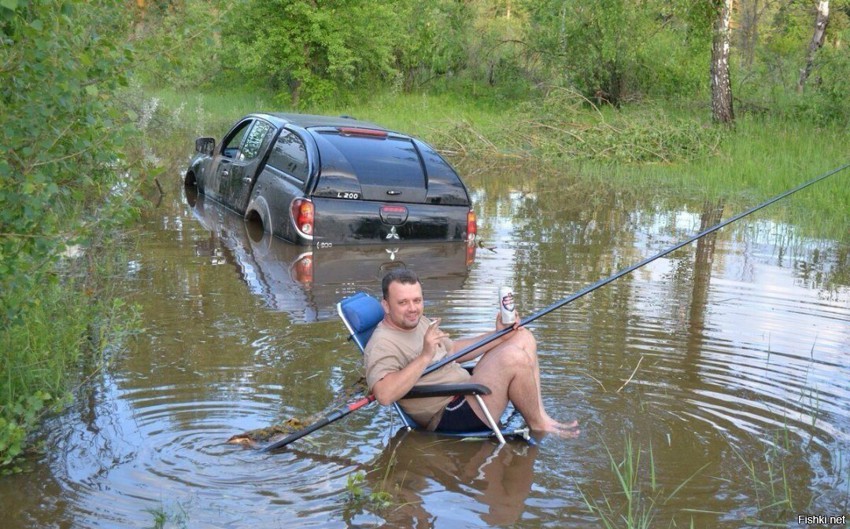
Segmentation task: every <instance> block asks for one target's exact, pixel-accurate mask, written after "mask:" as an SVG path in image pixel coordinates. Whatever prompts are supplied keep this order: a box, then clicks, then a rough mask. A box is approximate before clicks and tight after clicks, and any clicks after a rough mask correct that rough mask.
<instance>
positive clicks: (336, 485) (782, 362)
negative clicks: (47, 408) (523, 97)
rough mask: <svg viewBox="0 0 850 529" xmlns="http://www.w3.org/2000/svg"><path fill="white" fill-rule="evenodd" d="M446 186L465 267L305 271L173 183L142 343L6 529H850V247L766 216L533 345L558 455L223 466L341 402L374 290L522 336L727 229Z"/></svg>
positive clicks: (525, 184) (153, 228) (348, 261)
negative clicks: (510, 301) (414, 276)
mask: <svg viewBox="0 0 850 529" xmlns="http://www.w3.org/2000/svg"><path fill="white" fill-rule="evenodd" d="M464 172H465V173H466V174H468V175H469V176H468V180H469V184H470V187H471V188H472V189H473V190H474V195H475V202H476V207H477V210H478V212H479V218H480V220H479V223H480V234H481V237H482V239H483V243H482V247H480V248H476V252H470V251H468V250H467V249H466V248H465V247H463V246H459V247H457V246H434V247H421V248H420V247H405V246H398V247H379V248H369V249H358V248H344V249H332V250H331V251H326V252H319V251H316V252H312V253H311V252H309V251H307V250H306V249H304V248H295V247H290V246H286V245H285V244H282V243H281V242H279V241H276V240H270V239H269V238H268V237H263V236H262V235H261V234H257V233H254V232H252V231H251V230H249V229H246V227H245V225H244V223H242V221H241V220H240V219H238V218H236V217H234V216H233V215H232V214H230V213H228V212H227V211H225V210H223V209H221V208H219V207H217V206H215V204H211V203H209V202H206V201H204V200H203V198H202V197H193V196H191V194H190V195H185V194H184V193H183V192H182V188H181V187H180V186H179V183H178V178H177V177H176V176H175V177H174V181H173V182H172V183H171V185H170V186H166V190H167V191H168V194H167V195H166V197H165V199H164V200H163V201H162V203H161V204H160V206H159V207H158V208H157V209H156V210H155V211H154V212H153V213H152V214H150V215H148V217H147V218H146V220H145V223H144V227H143V230H144V231H143V233H142V236H141V242H140V244H139V246H138V248H136V249H135V250H134V251H133V254H132V255H131V259H130V260H129V261H128V262H127V266H126V270H125V271H124V274H123V277H122V279H121V281H122V285H123V288H124V289H125V291H126V298H127V300H128V301H130V302H132V303H134V304H137V306H138V307H139V311H140V315H141V318H142V321H143V325H144V327H145V331H144V332H143V333H142V334H141V335H140V336H138V337H137V338H136V339H135V340H133V341H132V342H131V343H130V344H129V347H128V350H127V351H126V352H123V353H121V354H116V355H115V356H114V357H113V358H112V361H111V363H110V366H109V368H108V369H106V370H104V371H103V372H102V373H100V375H99V376H98V377H96V379H95V380H94V382H93V384H92V385H91V386H90V387H88V388H87V390H86V391H85V392H84V393H83V394H82V395H80V396H79V398H78V400H77V402H76V403H75V404H74V405H73V407H72V408H71V409H70V410H68V412H67V413H65V414H63V415H62V416H61V417H57V418H55V419H53V420H51V422H50V424H49V425H48V433H47V442H46V447H47V450H46V453H45V455H44V457H43V458H41V459H39V460H37V461H33V462H32V463H31V465H30V471H29V472H28V473H26V474H23V475H19V476H12V477H7V478H3V479H2V480H0V504H2V512H3V518H4V521H3V527H5V528H31V527H57V528H66V527H75V528H77V527H78V528H113V527H115V528H124V527H126V528H142V527H192V528H195V527H228V528H243V527H244V528H249V527H250V528H257V527H263V528H275V527H287V528H289V527H372V526H387V527H420V528H421V527H445V528H454V527H464V528H465V527H494V526H516V527H552V528H555V527H588V528H589V527H600V526H602V521H601V518H602V517H604V518H608V519H613V520H615V523H616V524H617V526H620V527H622V526H625V523H624V522H623V521H622V519H623V517H625V518H629V517H631V518H632V519H633V520H641V519H650V520H651V523H649V524H647V525H648V526H651V527H671V526H675V527H697V528H701V527H707V528H708V527H711V528H714V527H721V528H726V527H728V528H738V527H755V526H757V525H758V524H759V523H760V522H769V523H774V524H778V526H788V527H798V526H799V525H798V524H797V521H798V520H797V515H799V514H804V513H805V514H811V515H825V516H841V515H845V514H848V501H850V500H848V498H849V497H850V476H848V471H849V468H848V467H850V463H848V462H850V384H848V380H850V248H848V247H847V246H846V244H844V245H841V244H839V243H837V242H835V241H832V240H829V239H828V238H826V237H819V236H818V235H817V234H815V235H813V236H812V235H809V236H803V235H801V234H802V233H804V232H805V229H804V228H805V227H803V226H792V225H788V224H784V223H782V222H779V221H777V220H776V217H775V215H776V210H774V211H770V210H765V211H763V212H760V213H758V214H756V215H754V216H752V217H748V218H747V219H745V220H743V221H741V222H739V223H737V224H735V225H732V226H730V227H728V228H726V229H724V230H721V231H720V232H719V233H718V235H717V236H716V237H713V238H706V239H704V240H701V241H700V242H699V243H698V244H693V245H691V246H689V247H686V248H684V249H682V250H679V251H677V252H675V253H673V254H671V255H670V256H667V257H665V258H663V259H659V260H658V261H655V262H653V263H652V264H651V265H649V266H646V267H645V268H642V269H640V270H639V271H637V272H636V273H634V274H631V275H629V276H626V277H624V278H623V279H621V280H618V281H616V282H614V283H612V284H611V285H609V286H606V287H604V288H602V289H600V290H598V291H596V292H594V293H593V294H591V295H589V296H587V297H585V298H582V299H581V300H579V301H577V302H575V303H573V304H570V305H569V306H567V307H564V308H563V309H561V310H559V311H556V312H554V313H552V314H550V315H548V316H546V317H543V318H541V319H539V320H537V322H535V324H534V325H533V330H534V332H535V333H536V335H537V337H538V341H539V348H540V358H541V366H542V371H543V386H544V396H545V403H546V405H547V407H548V408H549V410H550V413H551V414H552V415H554V416H556V417H558V418H561V419H572V418H577V419H578V420H579V421H580V422H581V424H582V434H581V436H580V437H578V438H577V439H559V438H553V437H542V438H538V443H537V444H536V445H534V446H529V445H528V444H525V443H521V442H512V443H510V444H509V445H507V446H505V447H503V448H501V449H497V448H496V446H495V445H493V444H490V443H487V442H457V441H451V440H446V439H443V438H439V437H433V436H429V435H424V434H418V433H410V434H408V433H405V432H399V431H398V426H397V422H395V421H393V417H392V415H391V414H390V413H389V412H388V411H387V410H384V409H381V408H379V407H377V406H376V407H370V408H368V409H365V410H360V411H358V412H356V413H354V414H352V415H351V416H349V417H348V418H346V419H344V420H343V421H340V422H338V423H336V424H334V425H332V426H329V427H326V428H324V429H322V430H319V431H318V432H316V433H314V434H313V435H311V436H309V437H307V438H305V439H303V440H301V441H299V442H297V443H295V444H293V445H292V446H291V449H290V450H286V451H282V452H279V453H275V454H265V453H259V452H257V451H254V450H251V449H245V448H242V447H239V446H234V445H229V444H225V441H226V440H227V439H228V438H229V437H230V436H231V435H233V434H235V433H239V432H241V431H244V430H248V429H253V428H260V427H264V426H268V425H270V424H272V423H274V422H276V421H279V420H281V419H285V418H289V417H304V416H307V415H310V414H313V413H316V412H320V411H322V410H323V409H325V407H326V406H327V405H328V404H329V403H331V402H332V401H334V399H335V397H336V396H337V395H339V394H340V392H342V391H343V390H344V389H345V388H347V387H348V386H350V385H351V384H353V383H354V382H355V381H356V380H357V378H358V376H359V358H358V354H357V352H356V350H355V348H354V347H353V345H351V344H350V343H348V342H346V335H345V332H344V329H343V326H342V325H341V323H340V322H339V320H338V319H337V318H336V316H335V314H334V309H333V304H334V303H335V301H336V300H338V299H339V298H340V297H341V296H343V295H345V294H348V293H352V292H355V291H357V290H366V291H368V292H371V293H377V291H378V279H379V278H380V277H381V275H382V273H383V272H384V271H386V270H387V269H389V268H391V267H395V266H408V267H411V268H414V269H416V270H417V271H418V272H419V273H420V274H421V275H422V276H423V277H424V281H425V287H426V293H427V296H428V306H427V310H428V312H429V313H430V314H433V315H441V316H442V317H443V325H444V328H446V329H447V330H448V331H449V332H452V333H456V334H458V335H459V334H462V333H465V332H468V331H476V332H477V331H485V330H487V329H488V328H489V327H490V326H491V325H492V321H493V319H494V316H495V310H496V309H495V307H496V301H495V298H496V292H497V289H498V287H499V286H500V285H511V286H513V288H514V291H515V297H516V299H517V301H518V305H519V309H520V311H524V312H525V313H530V312H533V311H536V310H538V309H540V308H542V307H545V306H548V305H550V304H552V303H555V302H556V301H558V300H559V299H562V298H564V297H566V296H567V295H569V294H571V293H573V292H575V291H577V290H579V289H581V288H583V287H584V286H586V285H588V284H591V283H593V282H596V281H597V280H599V279H601V278H604V277H607V276H609V275H611V274H613V273H615V272H616V271H618V270H620V269H622V268H625V267H627V266H629V265H631V264H633V263H635V262H638V261H640V260H641V259H643V258H645V257H647V256H649V255H652V254H654V253H657V252H658V251H660V250H662V249H664V248H665V247H668V246H671V245H672V244H674V243H676V242H677V241H679V240H681V239H684V238H686V237H688V236H690V235H692V234H694V233H696V232H697V231H699V230H700V228H701V227H705V226H709V225H711V224H714V223H716V222H717V221H718V220H720V219H722V218H728V217H729V216H731V215H732V214H734V213H737V211H730V210H728V208H725V207H724V205H723V204H702V203H691V202H689V201H687V200H684V199H682V200H670V199H668V200H666V201H664V202H663V203H662V202H659V201H653V200H643V199H640V198H635V197H631V196H625V195H622V194H619V193H616V192H611V191H605V190H603V189H600V188H598V187H596V188H590V189H588V188H582V187H579V186H577V185H575V184H572V183H571V181H570V179H569V177H567V176H564V175H560V176H559V177H557V178H551V177H549V178H541V179H539V180H533V181H529V179H528V178H522V177H521V175H522V174H523V170H522V168H517V167H510V168H476V167H467V168H465V169H464ZM526 172H528V171H526ZM511 175H519V176H516V177H512V176H511ZM792 200H793V199H792ZM612 461H613V462H615V463H616V465H615V466H612ZM361 475H362V476H363V479H362V480H359V479H358V476H361ZM621 478H622V480H624V481H625V482H626V483H627V485H626V487H625V488H626V489H628V490H629V491H630V494H628V495H627V494H624V492H623V489H624V487H623V486H621V485H620V479H621ZM380 492H386V493H388V494H389V501H390V502H391V504H390V505H389V506H384V507H382V506H380V505H379V504H378V503H377V502H375V501H372V500H375V499H378V498H379V494H377V493H380ZM589 505H591V506H595V507H596V508H597V510H595V511H593V512H591V509H590V508H589ZM634 525H635V526H637V525H638V524H637V523H635V524H634Z"/></svg>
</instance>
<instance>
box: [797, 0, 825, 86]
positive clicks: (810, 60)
mask: <svg viewBox="0 0 850 529" xmlns="http://www.w3.org/2000/svg"><path fill="white" fill-rule="evenodd" d="M827 24H829V0H821V1H820V2H818V12H817V15H815V32H814V34H813V35H812V41H811V42H809V51H808V53H806V65H805V66H804V67H803V68H801V69H800V81H799V82H798V83H797V92H799V93H803V89H804V88H805V86H806V80H807V79H808V78H809V74H810V73H812V65H813V64H814V62H815V53H817V51H818V48H820V47H821V46H823V39H824V36H825V35H826V25H827Z"/></svg>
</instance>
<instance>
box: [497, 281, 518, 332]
mask: <svg viewBox="0 0 850 529" xmlns="http://www.w3.org/2000/svg"><path fill="white" fill-rule="evenodd" d="M515 308H516V307H515V306H514V291H513V289H512V288H511V287H500V288H499V310H500V311H501V313H502V323H504V324H505V325H511V324H513V323H514V321H516V319H515V318H514V309H515Z"/></svg>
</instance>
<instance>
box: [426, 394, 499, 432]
mask: <svg viewBox="0 0 850 529" xmlns="http://www.w3.org/2000/svg"><path fill="white" fill-rule="evenodd" d="M489 429H490V427H489V426H487V424H486V423H484V421H482V420H481V419H479V418H478V415H475V412H474V411H473V410H472V406H470V405H469V403H468V402H467V401H466V398H464V396H463V395H458V396H456V397H455V398H453V399H452V401H451V402H449V403H448V404H447V405H446V409H445V411H443V416H442V417H441V418H440V424H438V425H437V431H438V432H479V431H481V430H489Z"/></svg>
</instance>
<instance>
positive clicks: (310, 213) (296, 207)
mask: <svg viewBox="0 0 850 529" xmlns="http://www.w3.org/2000/svg"><path fill="white" fill-rule="evenodd" d="M314 220H315V209H314V207H313V203H312V202H311V201H310V200H308V199H306V198H296V199H295V200H293V201H292V221H293V222H294V223H295V228H296V229H297V230H298V232H299V233H300V234H301V235H302V236H303V237H306V238H307V239H312V238H313V227H314Z"/></svg>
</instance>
